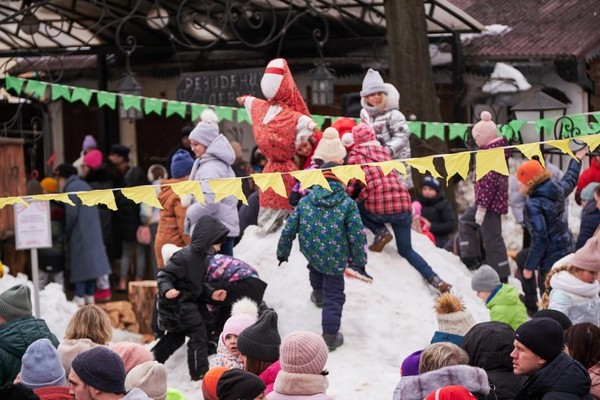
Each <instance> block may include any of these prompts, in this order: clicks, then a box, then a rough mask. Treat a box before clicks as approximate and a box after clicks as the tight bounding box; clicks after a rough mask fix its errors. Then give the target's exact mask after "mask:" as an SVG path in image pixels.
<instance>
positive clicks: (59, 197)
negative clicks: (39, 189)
mask: <svg viewBox="0 0 600 400" xmlns="http://www.w3.org/2000/svg"><path fill="white" fill-rule="evenodd" d="M31 199H32V200H56V201H61V202H63V203H66V204H68V205H70V206H75V203H73V200H71V198H70V197H69V194H68V193H53V194H38V195H35V196H31Z"/></svg>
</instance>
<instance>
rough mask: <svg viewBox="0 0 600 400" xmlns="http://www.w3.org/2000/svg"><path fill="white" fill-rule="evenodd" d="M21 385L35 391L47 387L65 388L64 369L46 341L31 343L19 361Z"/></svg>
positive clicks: (39, 340)
mask: <svg viewBox="0 0 600 400" xmlns="http://www.w3.org/2000/svg"><path fill="white" fill-rule="evenodd" d="M20 377H21V383H23V385H25V386H27V387H29V388H31V389H33V390H37V389H39V388H43V387H48V386H67V380H66V378H65V369H64V368H63V366H62V363H61V362H60V357H59V356H58V352H57V351H56V349H55V348H54V345H53V344H52V342H51V341H50V340H48V339H38V340H36V341H35V342H33V343H31V344H30V345H29V347H28V348H27V350H26V351H25V354H23V358H22V360H21V373H20Z"/></svg>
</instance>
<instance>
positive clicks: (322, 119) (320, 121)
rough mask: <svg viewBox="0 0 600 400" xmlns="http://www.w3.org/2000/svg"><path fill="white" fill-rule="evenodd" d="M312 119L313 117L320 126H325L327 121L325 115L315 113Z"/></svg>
mask: <svg viewBox="0 0 600 400" xmlns="http://www.w3.org/2000/svg"><path fill="white" fill-rule="evenodd" d="M312 119H313V121H315V122H316V123H317V126H318V127H319V128H322V127H323V124H324V123H325V116H323V115H315V114H313V115H312Z"/></svg>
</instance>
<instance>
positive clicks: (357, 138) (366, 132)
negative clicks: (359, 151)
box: [352, 122, 377, 145]
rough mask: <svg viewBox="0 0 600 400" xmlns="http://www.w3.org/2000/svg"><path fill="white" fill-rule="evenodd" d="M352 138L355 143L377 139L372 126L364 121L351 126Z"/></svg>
mask: <svg viewBox="0 0 600 400" xmlns="http://www.w3.org/2000/svg"><path fill="white" fill-rule="evenodd" d="M352 138H353V139H354V144H356V145H359V144H363V143H366V142H370V141H373V140H377V137H376V136H375V131H374V130H373V127H372V126H371V125H369V124H367V123H365V122H361V123H360V124H358V125H356V126H355V127H354V128H352Z"/></svg>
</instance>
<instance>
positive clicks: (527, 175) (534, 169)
mask: <svg viewBox="0 0 600 400" xmlns="http://www.w3.org/2000/svg"><path fill="white" fill-rule="evenodd" d="M545 171H546V170H545V169H544V167H543V166H542V164H541V163H540V162H539V161H538V160H530V161H526V162H524V163H523V164H521V166H519V169H517V179H518V180H519V182H521V183H522V184H524V185H528V184H529V182H531V180H532V179H533V178H535V177H537V176H539V175H541V174H543V173H544V172H545Z"/></svg>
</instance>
